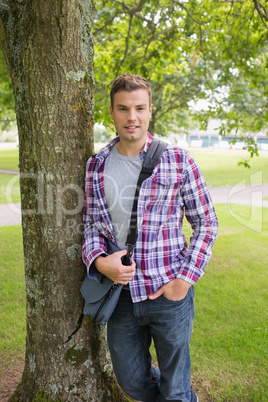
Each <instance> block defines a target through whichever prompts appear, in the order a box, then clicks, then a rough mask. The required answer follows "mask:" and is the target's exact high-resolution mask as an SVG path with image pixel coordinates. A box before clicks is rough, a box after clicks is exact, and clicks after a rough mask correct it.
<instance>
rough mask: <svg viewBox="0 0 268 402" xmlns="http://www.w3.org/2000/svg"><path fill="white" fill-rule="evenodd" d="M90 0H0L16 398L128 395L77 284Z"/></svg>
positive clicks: (87, 139) (88, 117) (89, 87)
mask: <svg viewBox="0 0 268 402" xmlns="http://www.w3.org/2000/svg"><path fill="white" fill-rule="evenodd" d="M92 14H93V0H57V1H55V0H45V1H44V0H20V1H19V0H4V1H3V2H1V1H0V43H1V45H2V48H3V52H4V54H5V58H6V61H7V64H8V68H9V72H10V75H11V78H12V83H13V90H14V96H15V103H16V115H17V124H18V130H19V143H20V183H21V203H22V227H23V244H24V256H25V275H26V292H27V339H26V357H25V369H24V373H23V377H22V381H21V383H20V385H19V387H18V389H17V390H16V393H15V394H14V396H13V397H12V400H16V401H35V400H36V401H37V400H38V401H41V400H46V401H48V400H51V401H55V400H60V401H67V400H68V401H94V402H97V401H120V400H125V399H124V397H123V396H122V394H121V392H120V391H119V390H118V387H117V385H116V383H115V381H114V377H113V373H112V369H111V364H110V360H109V354H108V352H107V344H106V338H105V328H101V327H99V326H98V325H96V324H93V323H92V322H87V323H85V324H84V325H83V326H82V329H81V330H80V331H79V332H78V333H77V334H76V335H75V336H74V338H73V339H72V340H71V341H70V342H69V343H67V344H64V341H65V340H66V338H67V337H68V335H69V334H70V333H71V332H72V331H73V330H74V329H75V327H76V322H77V319H78V317H79V315H80V313H81V312H82V306H83V303H82V298H81V296H80V294H79V288H80V285H81V282H82V280H83V277H84V276H85V272H86V269H85V266H84V265H83V263H82V260H81V244H82V234H83V233H82V231H83V229H82V204H83V180H84V171H85V163H86V159H87V158H88V157H89V156H90V154H91V153H92V150H93V99H94V98H93V90H94V79H93V44H92V38H91V16H92Z"/></svg>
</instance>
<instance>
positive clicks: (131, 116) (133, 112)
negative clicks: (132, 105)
mask: <svg viewBox="0 0 268 402" xmlns="http://www.w3.org/2000/svg"><path fill="white" fill-rule="evenodd" d="M136 117H137V116H136V110H135V109H129V114H128V118H129V120H132V121H135V120H136Z"/></svg>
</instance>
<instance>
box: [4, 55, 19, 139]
mask: <svg viewBox="0 0 268 402" xmlns="http://www.w3.org/2000/svg"><path fill="white" fill-rule="evenodd" d="M15 120H16V115H15V104H14V97H13V91H12V85H11V79H10V76H9V74H8V71H7V67H6V62H5V60H4V56H3V53H2V51H1V48H0V131H3V130H7V129H9V128H10V125H11V124H12V123H14V121H15Z"/></svg>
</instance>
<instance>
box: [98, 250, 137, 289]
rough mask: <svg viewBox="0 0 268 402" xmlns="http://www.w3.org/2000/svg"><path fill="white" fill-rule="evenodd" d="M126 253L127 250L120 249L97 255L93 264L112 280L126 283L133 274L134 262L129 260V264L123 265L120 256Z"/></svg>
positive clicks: (122, 283)
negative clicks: (105, 254)
mask: <svg viewBox="0 0 268 402" xmlns="http://www.w3.org/2000/svg"><path fill="white" fill-rule="evenodd" d="M126 254H127V250H120V251H116V252H115V253H113V254H110V255H107V256H106V257H103V256H99V257H97V258H96V260H95V261H94V265H95V267H96V268H97V270H98V271H99V272H100V273H101V274H103V275H105V276H107V278H109V279H111V280H112V281H113V282H116V283H120V284H121V285H127V284H128V282H129V281H131V279H132V278H133V276H134V274H135V269H136V263H135V262H134V261H133V260H131V265H123V264H122V261H121V258H122V257H123V256H124V255H126Z"/></svg>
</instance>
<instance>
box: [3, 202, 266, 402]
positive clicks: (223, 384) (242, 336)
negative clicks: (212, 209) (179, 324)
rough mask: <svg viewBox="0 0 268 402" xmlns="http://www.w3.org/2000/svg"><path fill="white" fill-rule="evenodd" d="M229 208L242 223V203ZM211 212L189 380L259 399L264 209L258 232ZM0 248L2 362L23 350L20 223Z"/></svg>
mask: <svg viewBox="0 0 268 402" xmlns="http://www.w3.org/2000/svg"><path fill="white" fill-rule="evenodd" d="M233 207H234V208H232V211H233V212H236V213H237V216H243V217H244V220H246V217H248V216H249V207H247V206H233ZM235 207H237V211H235ZM216 209H217V214H218V218H219V224H220V229H219V237H218V240H217V241H216V243H215V245H214V253H213V257H212V259H211V260H210V263H209V265H208V267H207V269H206V274H205V276H204V277H203V278H202V279H201V280H200V281H199V282H198V283H197V284H196V318H195V321H194V331H193V336H192V342H191V355H192V383H193V387H194V389H195V390H196V391H197V392H198V394H199V396H200V400H201V401H219V402H220V401H264V400H266V395H267V394H268V386H267V384H268V378H267V373H268V351H267V341H268V339H267V338H268V331H267V329H268V313H267V304H268V295H267V287H268V275H267V267H268V249H267V244H268V209H267V208H264V210H263V217H262V218H263V225H262V229H261V230H260V231H259V232H257V231H254V230H252V229H251V228H250V227H247V226H246V225H245V224H244V223H243V224H241V222H239V218H237V216H236V215H234V216H232V215H230V213H229V211H228V209H227V207H226V206H225V205H222V204H217V205H216ZM238 212H239V214H240V215H238ZM253 216H257V217H259V214H257V213H256V214H253ZM243 222H244V221H243ZM256 227H259V225H257V224H256ZM188 229H189V228H187V226H186V228H185V230H186V232H187V231H188ZM189 232H190V230H189V231H188V234H189ZM0 251H1V253H0V300H1V304H0V306H1V311H0V318H1V322H2V323H4V325H2V326H1V329H0V335H1V336H0V338H1V343H0V348H1V353H0V359H1V361H2V362H5V361H7V360H9V361H10V359H11V360H14V359H15V357H16V358H19V357H22V356H23V354H24V338H25V331H26V329H25V288H24V287H25V285H24V274H23V263H22V261H23V256H22V245H21V227H20V226H13V227H4V228H0ZM2 369H3V363H2Z"/></svg>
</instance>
